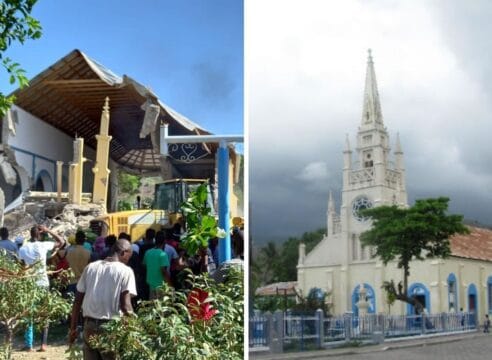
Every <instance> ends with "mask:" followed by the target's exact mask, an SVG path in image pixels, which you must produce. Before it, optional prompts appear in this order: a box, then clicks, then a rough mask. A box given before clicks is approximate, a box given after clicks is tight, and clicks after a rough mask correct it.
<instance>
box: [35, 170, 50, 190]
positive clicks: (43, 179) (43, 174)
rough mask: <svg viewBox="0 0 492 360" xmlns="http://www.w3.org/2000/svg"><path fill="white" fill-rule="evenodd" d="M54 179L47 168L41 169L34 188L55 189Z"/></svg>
mask: <svg viewBox="0 0 492 360" xmlns="http://www.w3.org/2000/svg"><path fill="white" fill-rule="evenodd" d="M53 188H54V187H53V181H52V180H51V176H50V173H49V172H48V171H46V170H44V169H43V170H41V171H40V172H39V173H38V176H37V178H36V182H35V183H34V190H36V191H53Z"/></svg>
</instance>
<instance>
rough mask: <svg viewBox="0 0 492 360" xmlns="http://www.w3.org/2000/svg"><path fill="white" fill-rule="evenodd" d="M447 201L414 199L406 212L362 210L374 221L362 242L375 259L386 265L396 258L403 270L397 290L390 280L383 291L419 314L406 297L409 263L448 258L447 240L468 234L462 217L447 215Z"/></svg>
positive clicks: (419, 306)
mask: <svg viewBox="0 0 492 360" xmlns="http://www.w3.org/2000/svg"><path fill="white" fill-rule="evenodd" d="M448 202H449V199H448V198H445V197H440V198H437V199H424V200H417V201H416V202H415V205H414V206H412V207H410V208H407V209H403V208H399V207H397V206H380V207H376V208H372V209H366V210H363V211H362V214H363V215H364V216H367V217H370V218H371V219H372V220H373V225H372V228H371V229H370V230H368V231H366V232H364V233H362V234H361V236H360V240H361V243H362V244H363V245H364V246H371V247H374V249H375V254H374V257H378V258H380V259H381V260H382V261H383V263H384V264H385V265H386V264H388V263H389V262H390V261H393V260H395V259H396V261H397V264H398V268H400V269H403V283H401V282H400V283H399V284H398V286H397V287H396V286H395V283H394V281H393V280H391V281H387V282H385V283H384V284H383V288H384V289H385V290H386V291H387V292H389V293H390V294H392V296H394V298H395V299H397V300H400V301H404V302H406V303H409V304H412V305H413V306H414V307H415V309H416V311H417V312H418V313H420V312H422V310H423V306H422V304H421V303H420V302H419V301H418V300H417V299H416V297H414V296H409V294H408V277H409V276H410V262H411V261H412V260H424V259H426V258H427V259H430V258H436V257H437V258H446V257H448V256H449V255H451V249H450V244H449V237H450V236H452V235H453V234H456V233H459V234H464V233H467V232H468V228H467V227H465V226H464V225H463V223H462V221H463V216H461V215H448V214H447V210H448Z"/></svg>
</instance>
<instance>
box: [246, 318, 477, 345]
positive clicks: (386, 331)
mask: <svg viewBox="0 0 492 360" xmlns="http://www.w3.org/2000/svg"><path fill="white" fill-rule="evenodd" d="M476 324H477V321H476V315H475V314H474V313H441V314H432V315H429V314H422V315H383V314H367V315H364V316H354V314H353V313H346V314H344V315H339V316H329V317H326V316H324V314H323V312H322V311H321V310H318V311H317V312H315V313H314V314H308V315H305V314H303V315H298V314H291V313H289V312H286V313H283V312H280V311H278V312H276V313H274V314H270V313H265V314H260V313H259V312H256V313H255V314H254V315H253V316H251V317H250V320H249V326H250V327H249V329H250V331H249V334H250V339H249V346H250V348H255V347H269V348H270V350H271V351H274V352H282V351H283V350H284V349H290V350H300V351H303V350H307V349H312V348H324V347H327V346H330V345H331V344H333V345H335V344H337V343H341V342H348V341H354V340H356V341H378V340H377V339H380V340H384V339H385V338H399V337H407V336H417V335H426V334H437V333H449V332H462V331H470V330H474V329H476V326H477V325H476ZM272 344H273V345H272Z"/></svg>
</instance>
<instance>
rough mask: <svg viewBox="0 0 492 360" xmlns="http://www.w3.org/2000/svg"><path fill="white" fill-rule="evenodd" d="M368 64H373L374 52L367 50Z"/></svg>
mask: <svg viewBox="0 0 492 360" xmlns="http://www.w3.org/2000/svg"><path fill="white" fill-rule="evenodd" d="M367 62H372V50H371V49H367Z"/></svg>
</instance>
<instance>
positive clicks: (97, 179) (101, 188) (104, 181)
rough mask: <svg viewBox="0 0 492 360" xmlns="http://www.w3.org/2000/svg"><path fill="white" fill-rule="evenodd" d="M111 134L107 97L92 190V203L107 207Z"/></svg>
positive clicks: (98, 136) (102, 116)
mask: <svg viewBox="0 0 492 360" xmlns="http://www.w3.org/2000/svg"><path fill="white" fill-rule="evenodd" d="M108 132H109V98H108V97H106V100H105V103H104V107H103V111H102V114H101V125H100V130H99V134H98V135H96V140H97V154H96V163H95V164H94V167H93V168H92V172H93V173H94V185H93V188H92V202H93V203H95V204H100V205H103V206H104V209H106V207H107V199H108V185H109V173H110V171H109V168H108V162H109V143H110V142H111V139H112V137H111V136H109V135H108Z"/></svg>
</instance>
